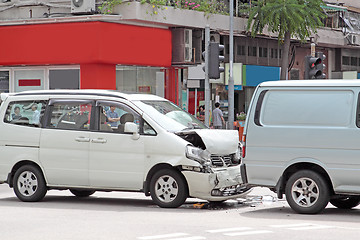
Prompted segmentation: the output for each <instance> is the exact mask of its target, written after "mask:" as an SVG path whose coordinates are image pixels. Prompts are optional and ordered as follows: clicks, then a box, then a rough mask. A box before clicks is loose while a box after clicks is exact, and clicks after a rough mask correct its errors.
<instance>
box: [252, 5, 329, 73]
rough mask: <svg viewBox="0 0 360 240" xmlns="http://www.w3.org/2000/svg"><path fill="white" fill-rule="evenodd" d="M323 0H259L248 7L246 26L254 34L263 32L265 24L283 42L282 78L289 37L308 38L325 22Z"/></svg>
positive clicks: (302, 39)
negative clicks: (323, 19)
mask: <svg viewBox="0 0 360 240" xmlns="http://www.w3.org/2000/svg"><path fill="white" fill-rule="evenodd" d="M322 4H324V3H323V1H322V0H258V1H252V4H251V6H247V7H246V11H247V12H248V14H249V20H248V25H247V30H248V31H249V30H250V29H251V36H253V37H255V36H256V34H258V33H259V34H261V33H262V32H263V31H264V29H265V27H267V30H268V31H270V32H273V33H277V34H278V39H279V41H280V42H283V51H282V52H283V57H282V62H281V74H280V79H282V80H285V79H286V74H287V69H288V65H289V49H290V38H291V37H296V38H298V39H300V40H301V41H305V40H306V38H308V37H310V36H311V34H312V33H315V32H316V29H317V28H319V27H321V26H322V25H323V23H322V21H321V19H322V18H324V17H325V14H324V11H323V9H322V8H321V5H322Z"/></svg>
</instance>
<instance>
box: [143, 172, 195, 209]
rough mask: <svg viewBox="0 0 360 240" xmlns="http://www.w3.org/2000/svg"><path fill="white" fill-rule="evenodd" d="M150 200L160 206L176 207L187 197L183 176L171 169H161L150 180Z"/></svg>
mask: <svg viewBox="0 0 360 240" xmlns="http://www.w3.org/2000/svg"><path fill="white" fill-rule="evenodd" d="M150 195H151V198H152V200H153V201H154V202H155V203H156V204H157V205H158V206H159V207H162V208H177V207H179V206H181V205H182V204H183V203H184V202H185V201H186V198H187V197H188V195H189V193H188V187H187V184H186V182H185V179H184V178H183V176H182V175H181V174H180V173H178V172H176V171H175V170H172V169H162V170H160V171H158V172H156V173H155V174H154V176H153V177H152V178H151V181H150Z"/></svg>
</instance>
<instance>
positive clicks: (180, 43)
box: [171, 28, 193, 64]
mask: <svg viewBox="0 0 360 240" xmlns="http://www.w3.org/2000/svg"><path fill="white" fill-rule="evenodd" d="M171 31H172V35H173V37H172V45H173V48H172V63H173V64H184V63H192V62H193V45H192V42H193V39H192V30H191V29H186V28H174V29H172V30H171Z"/></svg>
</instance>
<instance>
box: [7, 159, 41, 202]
mask: <svg viewBox="0 0 360 240" xmlns="http://www.w3.org/2000/svg"><path fill="white" fill-rule="evenodd" d="M13 186H14V192H15V194H16V196H17V197H18V198H19V199H20V200H21V201H23V202H37V201H40V200H42V199H43V198H44V197H45V195H46V192H47V187H46V183H45V179H44V176H43V174H42V172H41V171H40V170H39V168H37V167H35V166H33V165H24V166H22V167H20V168H19V169H18V170H17V171H16V172H15V175H14V180H13Z"/></svg>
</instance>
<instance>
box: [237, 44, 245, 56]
mask: <svg viewBox="0 0 360 240" xmlns="http://www.w3.org/2000/svg"><path fill="white" fill-rule="evenodd" d="M237 55H239V56H245V46H244V45H237Z"/></svg>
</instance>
